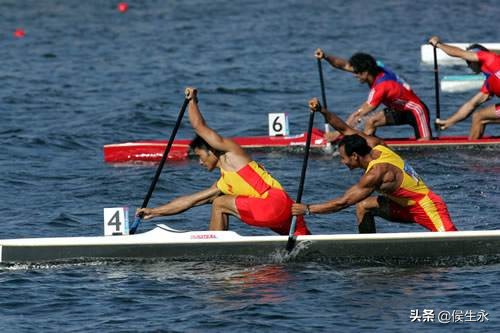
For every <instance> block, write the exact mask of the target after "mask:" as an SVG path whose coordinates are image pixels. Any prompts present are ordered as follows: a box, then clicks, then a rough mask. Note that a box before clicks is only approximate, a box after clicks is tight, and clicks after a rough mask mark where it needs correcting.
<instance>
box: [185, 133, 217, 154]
mask: <svg viewBox="0 0 500 333" xmlns="http://www.w3.org/2000/svg"><path fill="white" fill-rule="evenodd" d="M189 148H191V150H195V149H203V150H206V151H209V150H212V147H211V146H210V145H209V144H208V142H206V141H205V139H203V138H202V137H201V136H199V135H198V134H197V135H196V136H195V137H194V139H193V140H191V142H190V143H189Z"/></svg>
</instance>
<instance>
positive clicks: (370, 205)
mask: <svg viewBox="0 0 500 333" xmlns="http://www.w3.org/2000/svg"><path fill="white" fill-rule="evenodd" d="M377 207H378V202H377V198H376V197H373V198H372V197H370V198H366V199H365V200H362V201H360V202H358V203H357V204H356V214H358V215H362V214H364V213H367V212H370V211H372V210H374V209H375V208H377Z"/></svg>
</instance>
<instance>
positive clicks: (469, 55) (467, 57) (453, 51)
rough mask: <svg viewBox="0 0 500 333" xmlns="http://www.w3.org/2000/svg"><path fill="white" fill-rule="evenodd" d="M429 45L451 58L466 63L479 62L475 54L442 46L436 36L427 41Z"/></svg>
mask: <svg viewBox="0 0 500 333" xmlns="http://www.w3.org/2000/svg"><path fill="white" fill-rule="evenodd" d="M429 44H431V45H432V46H434V47H436V48H438V49H441V50H443V52H444V53H446V54H447V55H449V56H451V57H456V58H462V59H464V60H467V61H475V62H477V61H478V60H479V59H478V57H477V54H476V53H475V52H471V51H466V50H462V49H461V48H459V47H456V46H452V45H448V44H444V43H442V42H441V41H440V40H439V37H437V36H432V37H431V38H430V39H429Z"/></svg>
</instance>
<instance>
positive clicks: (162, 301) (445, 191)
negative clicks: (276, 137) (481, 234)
mask: <svg viewBox="0 0 500 333" xmlns="http://www.w3.org/2000/svg"><path fill="white" fill-rule="evenodd" d="M116 5H117V3H116V2H113V1H96V0H93V1H73V0H70V1H48V0H45V1H22V0H21V1H2V2H1V4H0V36H2V38H1V47H0V59H1V62H0V68H1V70H0V79H1V82H2V89H0V119H1V122H0V140H1V142H2V154H0V170H1V173H2V177H1V178H0V187H1V189H2V192H1V194H0V196H1V200H0V208H1V210H2V212H3V214H2V216H3V219H2V230H1V233H0V238H17V237H27V236H37V237H38V236H69V235H99V234H101V233H102V209H103V208H104V207H115V206H117V205H128V206H130V207H131V209H133V208H135V207H137V206H139V205H140V204H141V203H142V200H143V198H144V195H145V194H146V192H147V188H148V186H149V183H150V180H151V178H152V176H153V174H154V167H152V166H148V165H135V166H130V165H129V166H126V167H120V166H112V165H106V164H104V163H103V157H102V146H103V145H104V144H107V143H114V142H123V141H136V140H142V139H160V138H167V137H168V136H169V135H170V131H171V129H172V126H173V124H174V122H175V119H176V116H177V112H178V108H179V106H180V105H181V103H182V101H183V95H182V94H183V90H184V87H186V86H188V85H194V86H197V87H199V90H200V103H201V109H202V111H203V112H204V115H205V117H206V119H207V121H208V122H209V124H210V125H212V126H213V127H214V128H217V129H218V130H219V131H220V132H221V133H222V134H224V135H227V136H236V135H265V134H266V132H267V113H269V112H278V111H285V112H288V113H289V119H290V127H291V130H292V132H293V133H299V132H302V131H304V130H305V128H306V122H307V119H308V113H307V104H306V103H307V100H308V99H309V98H310V97H313V96H319V93H320V92H319V82H318V73H317V68H316V62H315V60H314V58H313V57H312V53H313V51H314V49H315V48H316V47H322V48H324V49H325V50H326V51H327V52H333V53H335V54H338V55H340V56H343V57H346V58H347V57H349V56H350V55H351V54H352V53H354V52H356V51H365V52H369V53H372V54H374V55H375V56H376V57H377V58H379V59H381V60H383V61H384V63H385V64H387V65H388V66H390V67H391V68H393V69H394V70H396V71H397V72H398V73H399V74H401V75H402V76H404V77H405V78H406V79H407V80H408V81H409V82H410V83H411V84H412V86H413V88H414V89H415V90H416V91H417V93H418V94H419V95H420V96H421V97H422V99H423V100H424V101H425V102H426V103H427V104H428V105H429V107H430V108H431V109H434V102H433V101H434V87H433V73H432V68H430V67H429V66H427V65H422V64H421V63H420V54H419V46H420V44H422V43H425V41H426V40H427V38H428V37H429V36H430V35H432V34H438V35H440V36H441V37H442V38H443V39H444V40H445V41H447V40H449V41H456V42H475V41H479V42H498V41H499V40H500V34H499V31H498V29H493V26H492V25H491V22H493V23H494V22H497V20H498V17H499V15H500V9H499V6H498V3H497V2H496V1H480V2H476V3H471V2H468V1H452V0H445V1H440V2H433V1H418V2H416V1H383V2H382V1H380V2H376V1H371V2H370V1H353V2H344V1H315V2H314V3H307V2H301V1H280V2H264V1H245V2H243V1H241V2H239V1H236V2H235V1H232V2H229V1H211V2H205V1H195V0H187V1H182V2H181V1H147V2H144V3H143V2H130V3H129V6H130V7H129V10H128V12H126V13H124V14H121V13H119V12H118V11H117V10H116ZM493 25H494V24H493ZM16 28H23V29H24V30H25V32H26V36H25V37H24V38H14V37H13V36H12V33H13V31H14V30H15V29H16ZM464 70H465V69H464V68H463V67H458V66H457V67H448V68H443V69H442V71H443V73H444V74H458V73H462V72H464ZM324 71H325V80H326V88H327V97H328V104H329V106H330V108H331V109H333V110H335V111H336V112H338V113H339V114H341V115H343V116H347V115H348V114H349V113H350V112H351V111H352V110H353V109H354V108H355V107H357V106H358V105H359V104H360V103H361V101H363V99H364V98H365V97H366V94H367V89H366V87H364V86H360V85H359V83H357V81H356V80H354V79H353V78H352V77H351V75H349V74H347V73H342V72H339V71H333V70H330V69H329V68H327V67H326V66H325V67H324ZM473 93H474V92H469V93H461V94H443V95H442V97H441V100H442V108H441V109H442V111H441V112H442V114H443V115H449V114H451V113H452V112H454V111H455V110H456V108H457V107H458V106H459V105H460V104H461V103H462V102H463V101H464V100H466V99H467V98H469V97H470V96H472V94H473ZM469 125H470V121H464V122H463V123H461V124H459V125H457V126H456V127H455V128H453V129H451V130H450V131H449V134H465V133H467V132H468V128H469ZM316 126H318V127H321V126H322V125H321V123H320V121H319V119H318V120H317V123H316ZM408 132H409V129H408V128H400V129H384V130H382V131H380V133H379V134H381V135H390V136H394V135H406V133H408ZM487 134H496V135H498V134H499V131H498V128H494V127H492V128H489V129H487ZM192 135H193V134H192V131H191V130H190V129H189V126H188V125H187V123H186V122H184V124H183V127H182V128H181V129H180V131H179V134H178V137H182V138H189V137H191V136H192ZM403 155H404V157H405V158H407V159H408V160H410V161H411V163H412V165H413V166H414V168H415V169H417V170H418V171H419V173H420V174H422V175H423V177H424V179H425V180H426V182H427V184H429V185H430V186H431V187H432V188H433V189H434V190H435V191H436V192H438V193H439V194H440V195H442V196H443V197H444V199H445V201H446V202H447V203H448V205H449V208H450V212H451V215H452V217H453V219H454V221H455V223H456V224H457V226H458V227H459V228H460V229H462V230H485V229H486V230H491V229H499V228H500V221H499V218H498V217H499V216H500V208H499V205H498V198H499V194H500V186H499V181H498V177H497V174H498V171H499V165H500V158H498V157H497V156H496V152H489V151H482V152H478V151H446V152H441V153H439V152H419V153H407V152H405V153H403ZM255 158H256V159H257V160H258V161H259V162H262V163H263V164H264V165H265V166H266V167H267V168H268V169H269V170H270V171H271V172H272V173H273V175H275V176H276V177H277V178H278V179H279V180H280V181H281V182H282V184H283V185H284V186H285V188H287V189H288V190H289V191H290V192H291V193H292V194H293V193H296V191H297V185H298V177H299V174H300V168H301V162H302V158H301V156H298V155H283V154H275V153H274V154H257V155H255ZM359 175H360V172H359V171H354V172H350V171H348V170H347V169H346V168H345V167H343V166H342V165H340V163H339V161H338V159H337V158H336V157H332V156H314V157H313V158H312V159H311V161H310V169H309V172H308V176H307V177H308V178H307V181H306V189H305V193H304V197H303V200H304V201H305V202H317V201H323V200H326V199H328V198H333V197H334V196H337V195H340V194H341V193H342V192H343V191H344V190H345V189H346V188H347V187H348V186H350V185H352V184H354V183H355V181H356V179H357V178H358V176H359ZM216 177H217V175H216V174H206V173H202V172H200V169H199V168H198V166H197V165H196V163H195V161H185V162H180V163H172V164H168V165H167V167H166V170H165V171H164V173H163V175H162V178H161V180H160V182H159V184H158V186H157V189H156V191H155V193H154V195H153V197H152V199H151V202H150V204H151V205H157V204H160V203H162V202H164V201H166V200H169V199H171V198H172V197H173V196H175V195H180V194H185V193H189V192H191V191H196V190H199V189H201V188H203V187H206V186H208V185H209V184H211V183H212V182H213V181H214V180H215V179H216ZM353 214H354V210H353V209H347V210H345V211H343V212H340V213H338V214H334V215H328V216H315V217H312V218H310V219H309V224H310V227H311V229H312V231H313V233H315V234H320V233H351V232H355V231H356V230H355V225H354V224H355V223H354V215H353ZM208 216H209V209H208V207H200V208H196V209H194V210H192V211H190V212H187V213H185V214H183V215H182V216H175V217H171V218H168V219H165V220H163V221H162V222H166V223H168V224H170V225H171V226H172V227H177V228H183V229H192V230H194V229H203V228H206V225H207V221H208ZM150 227H151V225H150V224H149V225H148V224H147V223H143V224H142V226H141V229H142V230H146V229H148V228H150ZM231 227H232V229H233V230H235V231H237V232H239V233H241V234H245V235H255V234H267V232H266V231H262V230H256V229H250V228H247V227H246V226H244V225H242V224H240V223H238V222H237V221H232V224H231ZM377 228H378V230H379V231H380V232H389V231H396V232H398V231H419V230H421V229H419V228H418V227H416V226H406V225H395V224H390V223H387V222H384V221H379V223H378V226H377ZM499 274H500V266H499V264H498V262H497V261H488V260H486V261H482V260H479V261H474V262H466V261H465V262H464V261H461V262H453V263H446V264H443V263H428V264H418V265H411V264H408V263H406V264H403V265H401V264H397V263H396V264H394V263H380V262H365V263H359V262H357V263H335V262H323V261H311V262H294V261H291V262H290V261H280V260H276V258H260V259H259V260H254V261H249V262H244V263H241V262H218V261H211V262H196V261H195V262H193V261H180V262H171V261H162V260H159V261H132V262H122V261H98V262H90V263H84V264H83V263H67V264H60V265H30V266H25V265H14V266H12V265H3V266H0V282H1V283H0V291H1V295H2V298H1V300H0V330H1V331H2V332H23V331H26V332H31V331H34V330H37V331H91V330H92V331H102V332H111V331H112V332H116V331H123V332H125V331H173V332H184V331H189V332H193V331H194V332H206V331H214V332H219V331H263V332H267V331H284V330H289V331H315V332H316V331H323V332H338V331H344V332H360V331H366V332H390V331H393V332H402V331H410V330H419V331H428V332H436V331H452V330H454V331H456V330H464V331H471V332H477V331H490V332H496V331H499V330H500V324H499V319H498V318H500V308H499V304H500V299H499V298H500V293H499V292H498V291H497V289H496V284H497V280H498V276H499ZM415 309H419V310H420V311H423V309H431V310H433V311H435V313H436V315H437V313H438V312H439V311H450V312H451V311H459V310H462V311H464V312H465V311H467V310H471V311H475V312H477V311H480V310H484V311H486V312H488V313H489V317H488V318H489V321H488V322H485V323H471V322H466V323H450V324H441V323H438V322H437V319H436V320H435V322H434V323H428V322H427V323H424V322H420V323H419V322H411V319H410V314H411V311H412V310H415Z"/></svg>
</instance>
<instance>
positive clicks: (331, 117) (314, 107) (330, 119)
mask: <svg viewBox="0 0 500 333" xmlns="http://www.w3.org/2000/svg"><path fill="white" fill-rule="evenodd" d="M309 108H310V109H311V111H312V112H321V114H323V117H325V121H326V122H327V123H329V124H330V125H331V126H332V127H333V128H335V129H336V130H337V131H339V132H340V133H341V134H342V135H353V134H358V135H360V136H362V137H363V138H365V140H366V142H367V143H368V145H369V146H370V147H375V146H376V145H379V144H383V141H382V140H380V139H379V138H376V137H374V136H371V135H366V134H365V133H363V132H361V131H358V130H356V129H355V128H353V127H351V126H349V125H348V124H347V123H346V122H345V121H343V120H342V119H341V118H340V117H339V116H337V115H336V114H335V113H333V112H330V111H328V110H327V109H325V108H323V107H321V104H320V103H319V100H318V99H317V98H316V97H315V98H312V99H310V100H309Z"/></svg>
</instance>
